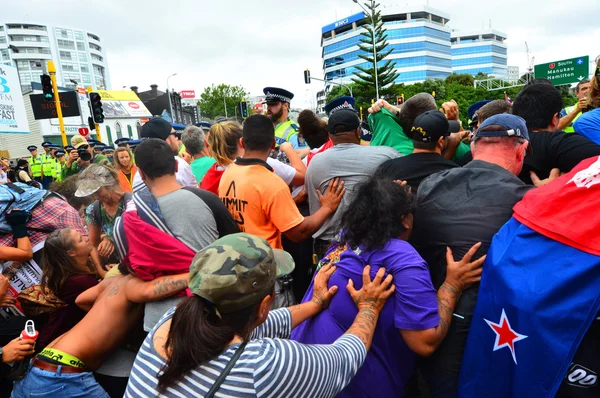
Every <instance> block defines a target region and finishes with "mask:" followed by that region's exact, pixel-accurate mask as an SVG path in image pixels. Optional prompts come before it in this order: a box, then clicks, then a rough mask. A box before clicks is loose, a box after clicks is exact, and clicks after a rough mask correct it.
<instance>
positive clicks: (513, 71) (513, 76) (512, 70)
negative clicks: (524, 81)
mask: <svg viewBox="0 0 600 398" xmlns="http://www.w3.org/2000/svg"><path fill="white" fill-rule="evenodd" d="M520 78H521V74H520V73H519V67H518V66H509V67H508V81H509V82H513V83H514V82H517V81H518V80H519V79H520Z"/></svg>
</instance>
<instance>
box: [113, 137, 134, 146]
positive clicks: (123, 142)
mask: <svg viewBox="0 0 600 398" xmlns="http://www.w3.org/2000/svg"><path fill="white" fill-rule="evenodd" d="M129 141H131V139H130V138H127V137H125V138H119V139H116V140H115V144H117V146H121V144H123V146H125V144H127V143H128V142H129Z"/></svg>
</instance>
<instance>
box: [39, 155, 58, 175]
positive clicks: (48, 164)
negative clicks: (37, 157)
mask: <svg viewBox="0 0 600 398" xmlns="http://www.w3.org/2000/svg"><path fill="white" fill-rule="evenodd" d="M42 171H43V172H44V177H51V178H54V176H55V175H56V159H53V158H52V155H50V154H45V155H42Z"/></svg>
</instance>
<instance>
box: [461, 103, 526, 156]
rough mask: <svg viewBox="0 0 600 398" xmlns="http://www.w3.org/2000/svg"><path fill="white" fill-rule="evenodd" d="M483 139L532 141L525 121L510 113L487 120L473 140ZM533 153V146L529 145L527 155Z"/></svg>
mask: <svg viewBox="0 0 600 398" xmlns="http://www.w3.org/2000/svg"><path fill="white" fill-rule="evenodd" d="M481 137H521V138H525V139H526V140H527V141H530V139H529V131H528V130H527V124H526V123H525V120H524V119H523V118H522V117H520V116H517V115H511V114H509V113H501V114H498V115H494V116H490V117H489V118H487V119H485V120H484V121H483V123H481V125H480V126H479V128H478V129H477V131H476V132H475V135H474V137H473V138H474V139H477V138H481ZM531 153H532V152H531V145H528V146H527V154H528V155H531Z"/></svg>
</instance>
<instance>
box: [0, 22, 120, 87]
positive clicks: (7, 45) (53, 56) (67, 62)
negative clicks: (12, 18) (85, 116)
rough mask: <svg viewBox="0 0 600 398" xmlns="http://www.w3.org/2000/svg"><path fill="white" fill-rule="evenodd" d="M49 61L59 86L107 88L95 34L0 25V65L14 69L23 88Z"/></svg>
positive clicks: (29, 25) (101, 48) (18, 24)
mask: <svg viewBox="0 0 600 398" xmlns="http://www.w3.org/2000/svg"><path fill="white" fill-rule="evenodd" d="M49 60H54V64H55V66H56V79H57V83H58V85H59V86H63V87H69V86H71V85H73V86H74V85H75V83H73V82H77V83H78V84H82V85H83V86H91V87H92V88H93V89H94V90H106V89H110V77H109V74H108V63H107V61H106V52H105V50H104V46H103V44H102V42H101V41H100V38H99V37H98V36H97V35H95V34H93V33H90V32H87V31H85V30H83V29H72V28H65V27H59V26H51V25H38V24H32V23H21V22H5V23H3V22H0V63H6V64H8V65H13V66H15V67H16V68H17V70H18V71H19V78H20V79H21V86H22V87H23V88H27V87H30V84H31V82H32V81H35V82H39V81H40V75H41V74H42V73H43V70H44V67H45V64H46V62H47V61H49Z"/></svg>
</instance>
